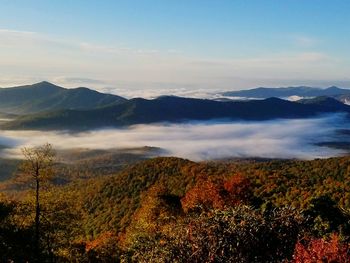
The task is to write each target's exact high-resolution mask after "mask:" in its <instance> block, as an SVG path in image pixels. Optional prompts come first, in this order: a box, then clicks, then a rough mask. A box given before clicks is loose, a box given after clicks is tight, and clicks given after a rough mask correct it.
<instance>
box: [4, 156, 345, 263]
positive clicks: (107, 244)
mask: <svg viewBox="0 0 350 263" xmlns="http://www.w3.org/2000/svg"><path fill="white" fill-rule="evenodd" d="M81 156H83V157H84V158H83V163H82V164H83V165H81V164H80V165H79V160H81V159H80V157H81ZM89 157H91V159H89ZM105 158H106V160H105V161H104V160H103V159H104V157H102V156H101V160H99V162H96V155H94V154H87V153H86V152H85V153H80V154H78V157H77V159H76V160H78V161H77V162H74V161H73V160H72V163H70V164H67V163H65V164H62V163H60V162H59V161H57V162H56V164H55V172H54V176H53V177H51V179H50V180H49V181H48V184H45V186H44V187H43V188H42V189H41V192H40V194H41V195H40V198H41V199H40V200H41V207H40V208H41V215H40V218H41V221H40V222H41V235H40V255H39V257H40V260H42V261H44V262H46V261H47V262H66V261H71V262H116V261H117V262H118V261H122V262H155V258H156V260H157V262H203V260H204V261H205V262H228V261H231V262H232V261H234V262H282V261H285V260H287V261H291V262H306V261H307V260H310V259H311V258H320V259H325V258H326V259H327V260H328V261H326V262H330V261H331V260H334V261H335V262H347V261H346V260H347V259H348V258H349V242H350V240H349V238H350V221H349V220H350V199H349V198H350V196H349V192H350V191H349V190H350V189H349V187H350V184H349V182H350V180H349V176H350V158H349V157H341V158H330V159H317V160H312V161H299V160H254V159H250V160H233V161H211V162H197V163H196V162H192V161H189V160H184V159H179V158H174V157H161V158H153V159H149V160H145V161H140V160H139V159H137V158H136V159H133V161H132V162H133V163H134V164H131V163H130V162H129V163H126V164H125V165H124V168H123V167H118V169H115V168H113V167H115V166H112V165H111V164H115V162H116V161H118V159H113V158H112V157H111V155H105ZM110 158H112V159H110ZM100 163H104V164H105V165H106V167H107V166H108V165H111V166H110V167H111V169H107V168H103V169H102V170H101V169H98V166H100ZM84 166H86V167H88V168H87V169H86V170H85V171H86V172H84V173H85V175H83V174H82V171H81V170H80V168H82V167H84ZM79 167H80V168H79ZM17 173H18V172H17ZM31 186H33V185H32V184H30V183H29V184H28V183H26V185H24V186H23V182H21V180H15V179H9V180H8V178H4V179H3V182H2V187H3V189H4V190H6V191H5V192H6V193H7V194H3V195H2V196H1V221H2V227H1V229H0V238H1V240H2V243H1V244H2V245H1V247H0V251H1V255H2V258H1V259H2V261H5V260H14V261H15V262H22V261H23V260H24V261H25V260H28V261H30V262H35V260H38V255H36V254H35V249H34V244H35V242H34V241H35V240H34V239H33V238H34V237H35V235H34V232H35V214H36V213H35V205H34V204H35V202H34V201H35V199H34V197H35V195H34V194H33V193H34V192H33V191H34V190H35V188H32V187H31ZM14 193H15V194H14ZM19 236H21V238H20V239H19V238H18V237H19Z"/></svg>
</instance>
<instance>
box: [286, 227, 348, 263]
mask: <svg viewBox="0 0 350 263" xmlns="http://www.w3.org/2000/svg"><path fill="white" fill-rule="evenodd" d="M293 258H294V259H293V262H294V263H312V262H339V263H342V262H343V263H346V262H350V244H349V243H345V242H344V243H342V242H341V241H340V238H339V235H337V234H332V235H331V236H330V237H329V238H328V239H323V238H319V239H312V240H311V241H309V242H307V244H302V243H301V242H298V243H297V244H296V246H295V252H294V256H293Z"/></svg>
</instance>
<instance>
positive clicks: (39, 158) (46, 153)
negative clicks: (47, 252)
mask: <svg viewBox="0 0 350 263" xmlns="http://www.w3.org/2000/svg"><path fill="white" fill-rule="evenodd" d="M22 153H23V156H24V161H23V163H22V165H21V169H20V170H21V172H22V174H23V176H25V177H27V178H28V177H29V178H30V179H31V180H33V181H34V187H35V244H34V246H35V254H36V259H37V261H40V216H41V208H40V191H41V186H42V184H43V183H44V182H45V181H47V180H48V179H49V178H50V177H51V176H52V175H53V165H54V158H55V153H54V151H53V149H52V146H51V144H48V143H46V144H44V145H42V146H39V147H34V148H23V149H22ZM29 178H28V179H29Z"/></svg>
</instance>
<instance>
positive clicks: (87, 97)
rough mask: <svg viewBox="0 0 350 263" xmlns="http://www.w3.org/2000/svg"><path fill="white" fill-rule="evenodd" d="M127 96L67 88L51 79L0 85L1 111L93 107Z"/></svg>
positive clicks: (34, 111) (30, 111) (27, 111)
mask: <svg viewBox="0 0 350 263" xmlns="http://www.w3.org/2000/svg"><path fill="white" fill-rule="evenodd" d="M123 101H126V99H124V98H122V97H119V96H116V95H111V94H103V93H99V92H97V91H95V90H91V89H87V88H76V89H65V88H62V87H59V86H56V85H54V84H51V83H49V82H46V81H44V82H40V83H37V84H33V85H27V86H20V87H13V88H0V112H4V113H12V114H29V113H38V112H44V111H54V110H62V109H92V108H97V107H102V106H107V105H113V104H116V103H119V102H123Z"/></svg>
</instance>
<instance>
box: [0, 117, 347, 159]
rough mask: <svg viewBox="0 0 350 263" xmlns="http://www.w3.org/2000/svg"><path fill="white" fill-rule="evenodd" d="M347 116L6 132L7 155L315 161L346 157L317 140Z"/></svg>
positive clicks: (0, 139) (2, 135)
mask: <svg viewBox="0 0 350 263" xmlns="http://www.w3.org/2000/svg"><path fill="white" fill-rule="evenodd" d="M344 123H345V121H344V116H343V115H339V114H337V115H332V116H325V117H320V118H313V119H302V120H275V121H264V122H235V123H223V122H221V123H220V122H206V123H203V122H202V123H187V124H163V125H161V124H159V125H136V126H132V127H130V128H128V129H105V130H97V131H91V132H84V133H78V134H71V133H64V132H37V131H2V132H0V145H2V146H5V147H8V148H6V149H4V150H3V151H2V155H3V156H12V157H14V156H16V157H18V156H20V149H21V148H22V147H25V146H30V147H31V146H37V145H41V144H43V143H46V142H49V143H52V144H53V145H54V147H55V148H57V149H70V148H91V149H110V148H129V147H142V146H153V147H160V148H162V149H165V150H166V151H167V154H166V155H169V156H178V157H184V158H188V159H191V160H208V159H217V158H226V157H263V158H300V159H312V158H319V157H321V158H322V157H330V156H338V155H342V154H344V151H341V150H336V149H330V148H326V147H318V146H316V145H314V144H315V143H317V142H322V141H329V140H334V138H335V134H336V133H335V131H336V130H337V129H339V128H346V127H345V126H344V125H345V124H344Z"/></svg>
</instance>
